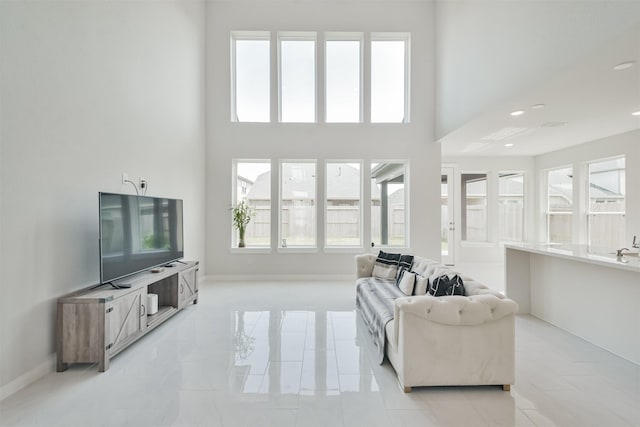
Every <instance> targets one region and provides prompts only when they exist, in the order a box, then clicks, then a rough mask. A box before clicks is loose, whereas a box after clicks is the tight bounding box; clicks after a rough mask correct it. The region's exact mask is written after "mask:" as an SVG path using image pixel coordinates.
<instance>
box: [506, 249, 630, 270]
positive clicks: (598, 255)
mask: <svg viewBox="0 0 640 427" xmlns="http://www.w3.org/2000/svg"><path fill="white" fill-rule="evenodd" d="M505 248H507V249H516V250H521V251H526V252H531V253H535V254H541V255H548V256H554V257H558V258H565V259H569V260H573V261H580V262H586V263H589V264H596V265H602V266H605V267H611V268H617V269H620V270H628V271H633V272H637V273H640V257H639V256H638V250H637V249H632V250H630V251H625V253H627V252H631V253H633V254H635V255H630V256H623V257H622V258H618V257H616V254H615V250H614V249H607V248H598V247H593V246H589V245H570V244H547V243H509V244H506V245H505Z"/></svg>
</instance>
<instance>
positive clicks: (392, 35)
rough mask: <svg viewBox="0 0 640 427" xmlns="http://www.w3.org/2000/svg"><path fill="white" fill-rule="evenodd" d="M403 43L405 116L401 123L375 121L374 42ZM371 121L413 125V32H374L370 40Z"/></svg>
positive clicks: (383, 122)
mask: <svg viewBox="0 0 640 427" xmlns="http://www.w3.org/2000/svg"><path fill="white" fill-rule="evenodd" d="M378 41H403V42H405V43H404V116H403V119H402V121H401V122H389V121H373V119H372V113H373V65H372V58H373V42H378ZM369 56H370V58H369V70H368V72H369V106H368V107H369V121H370V123H372V124H387V125H388V124H406V123H411V108H410V106H411V32H372V33H371V34H370V39H369Z"/></svg>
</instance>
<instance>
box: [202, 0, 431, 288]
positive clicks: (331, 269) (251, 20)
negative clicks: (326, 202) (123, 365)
mask: <svg viewBox="0 0 640 427" xmlns="http://www.w3.org/2000/svg"><path fill="white" fill-rule="evenodd" d="M232 30H266V31H272V32H275V31H278V30H280V31H285V30H296V31H317V32H320V33H321V32H324V31H361V32H365V33H367V34H368V33H369V32H371V31H403V32H406V31H409V32H411V45H412V56H411V87H412V90H411V118H412V121H411V123H409V124H402V125H371V124H367V123H363V124H332V125H327V124H323V123H317V124H278V123H270V124H246V123H231V122H230V113H229V111H230V108H229V102H230V96H231V94H230V84H229V82H230V65H229V57H230V51H229V48H230V47H229V46H230V42H229V37H230V35H229V34H230V31H232ZM365 40H366V39H365ZM207 43H208V44H207V64H208V70H207V77H208V80H207V86H208V87H207V111H208V117H207V119H208V121H207V123H208V134H207V177H206V179H207V258H208V264H207V273H208V274H209V275H214V276H227V275H258V276H263V275H279V274H291V275H308V274H331V275H344V274H351V273H352V272H353V271H354V267H355V265H354V260H353V253H351V254H325V253H324V252H323V251H322V249H320V250H319V251H318V252H317V253H313V254H289V253H287V254H281V253H278V252H277V251H276V250H274V251H273V252H272V253H269V254H237V253H231V250H230V248H231V228H230V227H231V224H230V214H229V206H230V205H231V188H232V176H231V164H232V159H234V158H238V159H250V158H258V159H273V160H274V161H275V162H276V163H275V165H277V161H278V160H279V159H318V160H319V161H320V162H323V161H324V160H326V159H364V160H365V161H370V160H371V159H409V160H410V162H411V164H410V173H409V175H410V177H409V186H410V192H411V194H410V217H411V219H410V221H411V235H410V242H411V243H410V244H411V247H412V248H411V249H412V251H413V252H415V253H417V254H420V255H423V256H429V257H433V258H439V237H438V236H439V233H438V230H439V217H440V214H439V209H440V208H439V204H438V203H437V200H438V191H439V190H438V182H439V179H438V176H439V174H440V147H439V145H438V144H435V143H433V116H434V94H433V91H434V87H433V82H434V74H433V70H434V68H433V67H434V65H433V61H434V22H433V4H432V3H431V2H412V1H408V2H403V1H390V2H386V1H380V2H378V1H373V2H367V1H364V2H329V3H327V2H324V1H309V2H298V1H277V2H276V1H273V2H272V1H269V2H267V1H246V2H224V1H221V2H213V1H212V2H207ZM366 46H367V43H366V42H365V49H366ZM365 53H366V51H365ZM366 57H367V55H365V58H366ZM365 61H366V59H365ZM365 69H366V66H365ZM322 76H323V73H322V71H320V73H319V75H318V79H319V81H322ZM273 78H275V77H273ZM367 86H368V85H367V80H366V78H365V88H366V87H367ZM273 87H275V82H274V83H272V88H273ZM272 93H273V92H272ZM321 94H322V91H319V97H321V96H322V95H321ZM368 97H369V94H368V91H365V100H366V99H367V98H368ZM274 102H275V101H273V102H272V105H274ZM365 105H366V104H365ZM320 164H322V163H320ZM272 170H273V166H272ZM272 175H273V176H276V174H272ZM318 181H319V182H322V173H321V171H319V173H318ZM319 188H322V187H321V186H320V187H319ZM276 194H277V186H274V185H272V197H273V198H274V199H275V197H276ZM322 194H323V192H322V191H320V192H319V197H322ZM320 206H322V205H320ZM320 209H321V207H320ZM273 218H274V217H273V216H272V220H273ZM366 224H368V223H367V222H366V219H365V229H366ZM276 232H277V228H276V227H275V224H274V226H273V227H272V234H274V233H276ZM322 235H323V227H322V223H321V222H320V223H319V224H318V236H322ZM272 242H275V239H273V238H272ZM366 245H367V242H365V248H364V249H363V251H364V250H367V249H366V248H367V246H366Z"/></svg>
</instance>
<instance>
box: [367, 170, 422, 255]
mask: <svg viewBox="0 0 640 427" xmlns="http://www.w3.org/2000/svg"><path fill="white" fill-rule="evenodd" d="M374 163H375V164H380V163H399V164H402V165H403V168H404V179H403V185H404V199H403V200H404V244H403V245H389V243H388V242H387V244H382V243H380V244H379V245H376V244H375V242H374V239H375V236H374V235H373V209H372V204H373V195H372V194H371V193H370V192H369V198H368V201H367V202H368V204H369V209H368V211H369V239H370V244H371V247H373V248H374V249H376V250H377V249H405V248H410V247H411V240H410V239H411V233H410V232H411V222H410V221H411V216H410V212H411V209H410V201H411V197H410V184H409V182H410V176H411V175H410V160H409V159H384V160H380V159H372V160H371V161H370V162H368V164H367V165H365V167H367V166H368V173H367V174H366V175H364V176H363V180H364V178H368V179H369V181H368V182H367V185H371V181H372V180H373V178H372V176H371V170H372V165H373V164H374ZM363 185H364V182H363ZM363 226H364V224H363Z"/></svg>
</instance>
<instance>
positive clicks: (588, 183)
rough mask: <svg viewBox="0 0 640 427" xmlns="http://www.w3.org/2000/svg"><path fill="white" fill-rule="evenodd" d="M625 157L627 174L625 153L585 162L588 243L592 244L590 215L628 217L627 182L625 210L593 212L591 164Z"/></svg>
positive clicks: (585, 205) (585, 208)
mask: <svg viewBox="0 0 640 427" xmlns="http://www.w3.org/2000/svg"><path fill="white" fill-rule="evenodd" d="M618 159H625V174H626V169H627V161H626V156H625V155H624V154H622V155H617V156H610V157H604V158H599V159H593V160H589V161H587V162H584V168H583V169H584V173H585V180H584V188H585V197H584V213H585V217H584V218H585V225H584V226H585V227H586V236H587V243H588V244H589V245H590V244H591V220H590V217H597V216H601V215H622V217H623V218H626V210H627V191H626V182H625V193H624V199H625V210H624V211H610V212H593V211H592V210H591V165H592V164H593V163H601V162H606V161H611V160H618Z"/></svg>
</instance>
